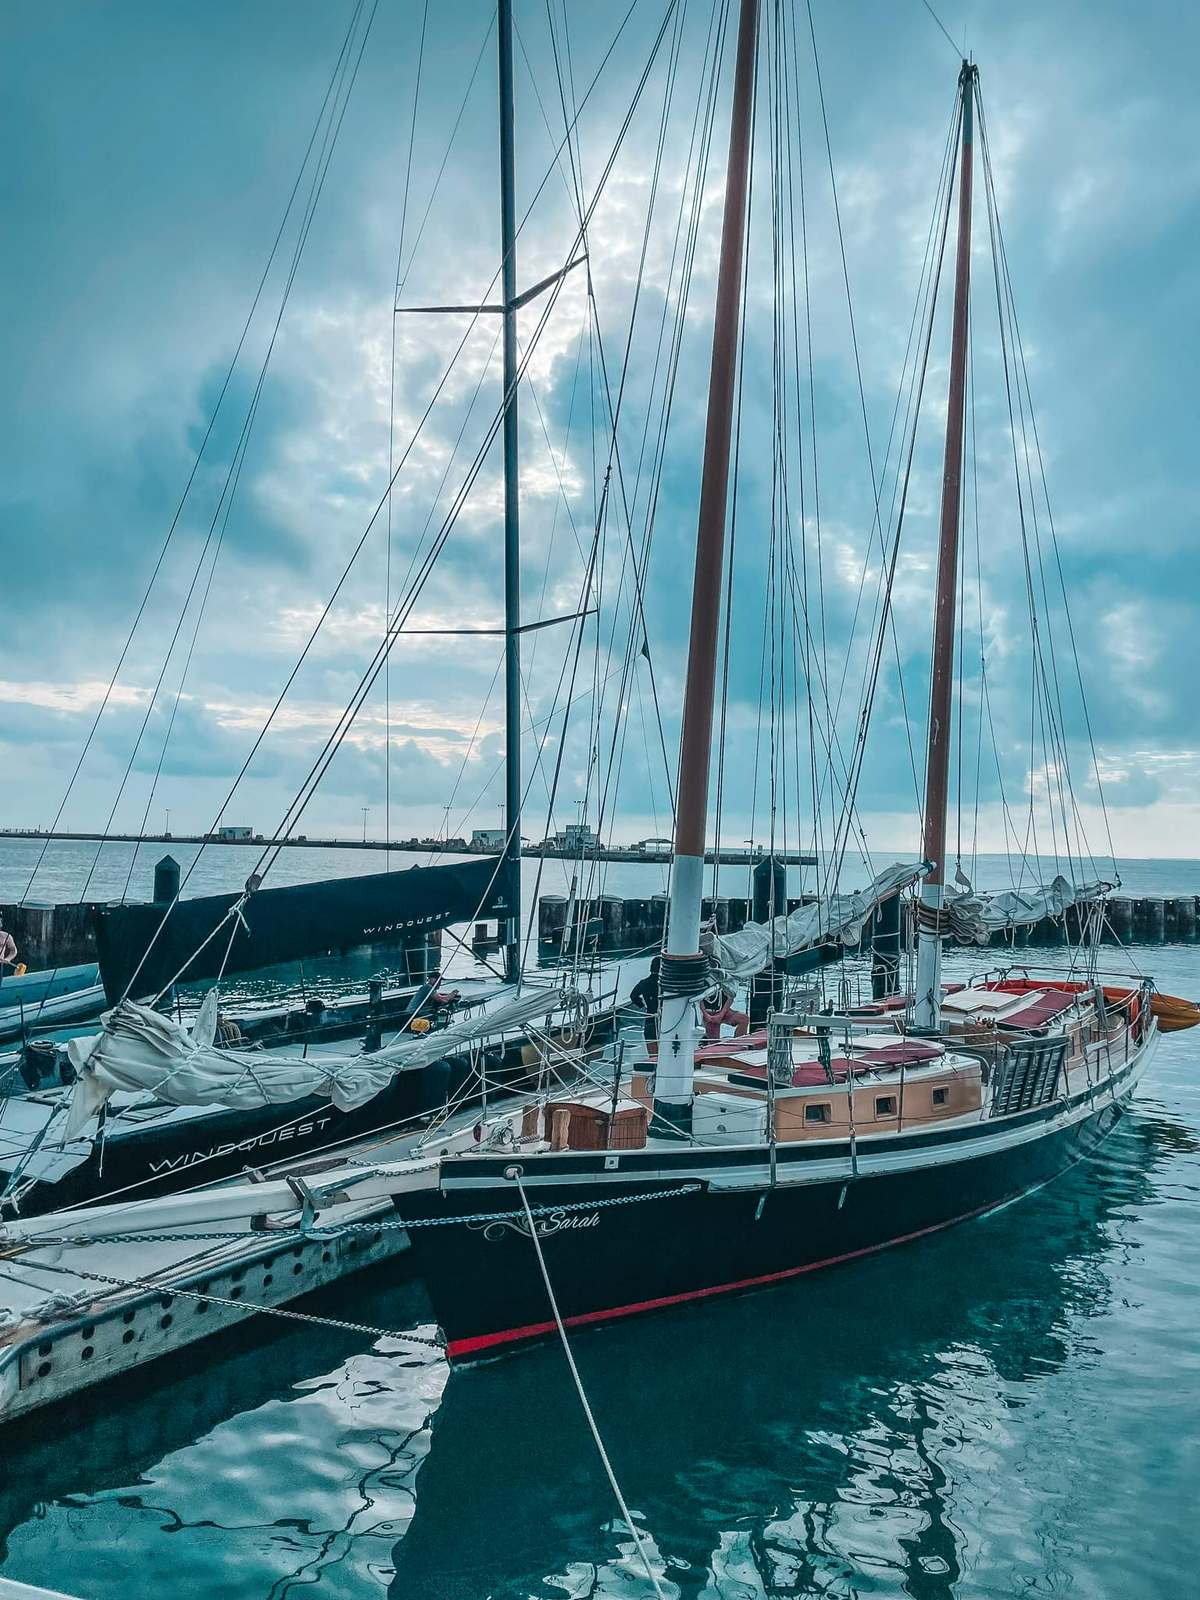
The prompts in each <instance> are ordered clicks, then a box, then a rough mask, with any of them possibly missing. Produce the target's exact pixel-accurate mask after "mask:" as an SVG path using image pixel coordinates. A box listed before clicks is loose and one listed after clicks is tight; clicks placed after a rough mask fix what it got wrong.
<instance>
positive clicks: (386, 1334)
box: [36, 1261, 445, 1352]
mask: <svg viewBox="0 0 1200 1600" xmlns="http://www.w3.org/2000/svg"><path fill="white" fill-rule="evenodd" d="M36 1265H37V1267H38V1270H39V1271H44V1272H60V1273H63V1274H64V1275H66V1276H68V1277H72V1278H88V1279H91V1280H93V1281H94V1282H96V1283H108V1284H112V1285H113V1286H114V1287H115V1288H118V1289H142V1290H146V1291H148V1292H149V1293H150V1294H156V1295H170V1296H171V1297H172V1298H174V1297H175V1296H178V1297H179V1298H180V1299H182V1300H200V1301H203V1302H204V1303H205V1304H206V1305H210V1304H211V1305H214V1306H229V1307H231V1308H232V1309H233V1310H234V1311H251V1312H255V1311H257V1312H260V1313H261V1314H262V1315H263V1316H268V1317H284V1318H286V1319H287V1321H289V1322H309V1323H315V1324H316V1325H317V1326H318V1327H322V1328H343V1329H345V1331H346V1332H348V1333H369V1334H370V1335H372V1337H374V1338H379V1339H403V1340H405V1341H406V1342H407V1343H409V1344H420V1345H426V1346H428V1347H429V1348H430V1349H432V1350H437V1351H440V1352H444V1351H445V1341H444V1340H443V1339H441V1338H434V1339H427V1338H426V1337H425V1336H424V1335H423V1334H420V1333H408V1332H404V1333H401V1332H400V1331H399V1330H398V1329H396V1328H377V1327H375V1326H374V1325H373V1324H372V1323H369V1322H347V1321H345V1320H344V1319H343V1318H341V1317H319V1316H317V1315H316V1313H315V1312H312V1311H289V1310H288V1309H287V1308H286V1307H285V1306H261V1305H258V1304H256V1303H255V1302H254V1301H252V1300H233V1299H230V1298H229V1297H228V1296H226V1295H219V1294H213V1293H211V1292H210V1291H208V1290H205V1291H203V1292H201V1291H200V1290H199V1289H179V1288H176V1286H175V1285H174V1284H173V1283H171V1282H169V1281H167V1282H159V1283H156V1282H154V1280H153V1279H151V1278H118V1277H114V1276H113V1275H112V1274H111V1273H107V1272H89V1271H84V1269H83V1268H82V1267H59V1266H51V1265H50V1263H49V1262H42V1261H39V1262H37V1263H36ZM71 1299H72V1300H74V1301H81V1300H82V1301H83V1303H85V1304H87V1303H90V1302H88V1301H87V1300H86V1299H85V1297H82V1296H80V1295H75V1296H72V1297H71ZM59 1314H60V1312H59V1310H58V1309H57V1308H56V1311H55V1315H59Z"/></svg>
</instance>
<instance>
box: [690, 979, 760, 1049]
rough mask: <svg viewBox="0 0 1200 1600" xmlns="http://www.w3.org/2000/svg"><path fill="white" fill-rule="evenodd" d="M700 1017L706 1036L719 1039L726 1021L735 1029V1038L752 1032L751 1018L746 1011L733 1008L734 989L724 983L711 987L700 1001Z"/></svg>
mask: <svg viewBox="0 0 1200 1600" xmlns="http://www.w3.org/2000/svg"><path fill="white" fill-rule="evenodd" d="M700 1017H701V1020H702V1021H703V1023H704V1037H705V1038H706V1039H719V1038H720V1037H721V1029H722V1027H723V1026H724V1024H725V1023H728V1024H729V1026H730V1027H731V1028H732V1029H733V1036H734V1038H735V1039H740V1038H741V1037H742V1036H743V1035H744V1034H747V1033H749V1032H750V1018H749V1017H748V1016H747V1015H746V1013H745V1012H744V1011H735V1010H734V1008H733V990H732V989H727V988H725V986H724V985H723V984H719V985H718V986H717V987H716V988H714V989H710V990H709V991H708V993H707V994H706V995H704V996H703V998H702V999H701V1001H700Z"/></svg>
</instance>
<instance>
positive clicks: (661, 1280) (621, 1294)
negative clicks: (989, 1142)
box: [397, 1090, 1122, 1361]
mask: <svg viewBox="0 0 1200 1600" xmlns="http://www.w3.org/2000/svg"><path fill="white" fill-rule="evenodd" d="M1118 1093H1120V1091H1118ZM1121 1109H1122V1107H1121V1102H1120V1100H1119V1099H1118V1100H1115V1101H1114V1099H1113V1098H1112V1096H1111V1094H1110V1093H1109V1092H1108V1091H1107V1090H1106V1091H1105V1093H1104V1095H1103V1097H1102V1103H1101V1097H1097V1098H1095V1099H1094V1100H1093V1101H1092V1102H1091V1104H1090V1105H1087V1106H1084V1107H1082V1108H1081V1110H1080V1113H1079V1114H1078V1115H1077V1116H1076V1117H1075V1118H1074V1119H1073V1120H1069V1121H1064V1120H1063V1118H1062V1117H1061V1116H1059V1117H1057V1118H1056V1119H1055V1122H1054V1123H1051V1122H1050V1121H1049V1120H1048V1119H1047V1118H1045V1117H1044V1116H1042V1117H1040V1123H1041V1126H1040V1128H1039V1129H1038V1130H1037V1131H1036V1132H1035V1133H1034V1136H1033V1137H1030V1138H1027V1139H1026V1140H1025V1141H1024V1142H1013V1143H1009V1144H1008V1145H1007V1147H1006V1148H1003V1149H999V1150H994V1151H992V1152H990V1153H989V1152H987V1151H986V1150H985V1149H984V1148H982V1146H983V1145H984V1144H985V1143H986V1140H985V1139H981V1138H980V1137H979V1135H980V1134H982V1135H987V1134H989V1133H990V1134H992V1135H993V1136H994V1135H995V1131H996V1128H997V1125H996V1124H994V1123H993V1124H990V1125H988V1124H981V1125H979V1126H978V1128H976V1129H972V1130H964V1132H963V1135H962V1137H961V1138H960V1136H959V1135H958V1134H956V1133H952V1132H951V1131H950V1130H946V1131H945V1132H938V1133H936V1134H934V1135H933V1136H932V1137H931V1138H930V1139H929V1140H928V1141H922V1142H923V1144H924V1147H925V1150H926V1152H928V1151H930V1150H931V1149H933V1148H934V1147H935V1146H940V1147H941V1148H942V1149H943V1150H945V1149H947V1148H949V1147H952V1146H953V1145H955V1144H961V1145H962V1146H964V1147H965V1146H967V1145H969V1144H972V1143H973V1144H975V1145H976V1146H977V1147H979V1149H978V1153H968V1151H967V1150H966V1149H965V1148H963V1149H960V1150H959V1151H957V1153H956V1156H955V1158H954V1159H951V1160H946V1161H941V1162H939V1163H938V1164H933V1163H931V1162H929V1161H928V1160H922V1158H921V1156H920V1155H919V1154H918V1152H917V1151H914V1152H913V1160H912V1164H911V1165H907V1166H906V1167H904V1168H903V1169H900V1170H893V1171H891V1172H886V1173H878V1174H874V1175H866V1174H862V1175H860V1176H859V1177H858V1178H855V1179H852V1180H851V1181H846V1177H845V1176H844V1175H839V1176H837V1177H836V1178H831V1179H830V1180H829V1181H805V1182H798V1183H797V1182H792V1183H784V1184H781V1185H780V1186H778V1187H776V1188H774V1189H768V1188H766V1187H765V1186H763V1185H762V1184H758V1185H753V1186H748V1187H745V1188H740V1189H728V1188H725V1189H721V1188H718V1187H715V1186H713V1185H714V1179H713V1175H715V1176H716V1181H720V1180H721V1179H722V1178H724V1179H728V1177H729V1175H730V1174H729V1171H728V1170H727V1171H725V1172H724V1173H722V1172H721V1171H720V1169H721V1165H722V1160H723V1156H724V1153H723V1152H720V1151H715V1150H709V1151H707V1152H698V1153H697V1154H698V1155H699V1158H700V1160H701V1161H703V1162H704V1164H705V1166H704V1170H702V1169H701V1168H700V1166H699V1165H697V1166H696V1167H695V1177H694V1179H692V1180H691V1181H692V1183H693V1184H694V1187H692V1189H691V1190H690V1192H686V1193H680V1192H679V1191H680V1190H681V1189H682V1188H684V1187H685V1185H687V1183H688V1182H689V1177H688V1172H687V1170H686V1168H685V1167H684V1166H683V1165H682V1164H680V1163H671V1165H670V1171H669V1172H668V1171H667V1170H666V1163H665V1162H664V1161H663V1158H662V1157H661V1155H660V1156H659V1157H658V1158H657V1160H656V1163H655V1165H656V1166H657V1168H658V1171H657V1173H656V1175H655V1177H654V1178H653V1179H651V1178H649V1177H645V1178H642V1177H635V1176H634V1175H633V1173H630V1175H629V1177H628V1178H625V1177H624V1176H623V1175H622V1176H620V1177H616V1178H614V1179H610V1180H603V1179H601V1180H600V1181H596V1180H593V1181H591V1182H587V1181H584V1182H578V1181H577V1182H575V1183H571V1182H567V1181H564V1182H563V1183H562V1184H561V1185H560V1184H557V1183H554V1184H548V1183H544V1182H539V1183H537V1184H536V1186H535V1185H534V1183H533V1182H527V1188H526V1192H527V1194H528V1195H529V1198H530V1204H531V1205H532V1206H533V1207H534V1208H535V1210H537V1211H538V1212H539V1213H541V1212H542V1209H543V1208H546V1207H551V1208H553V1207H568V1206H570V1207H576V1208H578V1209H575V1210H572V1211H569V1212H564V1213H563V1214H562V1215H561V1216H555V1215H554V1214H553V1212H551V1214H550V1215H542V1214H539V1215H538V1218H537V1227H538V1233H539V1237H540V1239H541V1243H542V1249H543V1251H544V1253H545V1257H546V1264H547V1267H548V1270H549V1273H550V1278H551V1282H552V1283H553V1285H554V1291H555V1295H556V1297H557V1299H558V1305H559V1310H560V1311H561V1313H562V1316H563V1319H564V1321H565V1322H566V1323H567V1325H568V1326H572V1327H580V1326H585V1325H587V1324H591V1323H597V1322H606V1321H610V1320H613V1319H616V1318H620V1317H625V1316H631V1315H635V1314H638V1313H642V1312H648V1311H655V1310H660V1309H664V1308H666V1307H670V1306H678V1305H681V1304H685V1303H687V1302H689V1301H694V1300H703V1299H706V1298H708V1297H710V1296H713V1295H719V1294H730V1293H737V1292H741V1291H745V1290H749V1289H754V1288H761V1287H765V1286H767V1285H770V1284H774V1283H779V1282H782V1281H784V1280H786V1279H789V1278H793V1277H797V1276H799V1275H800V1274H802V1273H806V1272H812V1271H815V1270H817V1269H818V1268H820V1267H826V1266H833V1265H836V1264H838V1263H840V1262H845V1261H850V1260H853V1259H854V1258H856V1257H859V1256H863V1255H866V1254H868V1253H870V1252H872V1251H875V1250H881V1249H884V1248H886V1247H887V1246H889V1245H894V1244H903V1243H906V1242H908V1241H911V1240H915V1239H919V1238H921V1237H922V1236H923V1235H927V1234H930V1233H932V1232H934V1231H936V1230H938V1229H941V1228H946V1227H949V1226H951V1225H952V1224H954V1223H956V1222H962V1221H965V1220H967V1219H968V1218H971V1217H976V1216H979V1215H981V1214H982V1213H984V1212H986V1211H989V1210H992V1209H994V1208H995V1207H996V1206H998V1205H1002V1204H1004V1203H1005V1202H1007V1201H1009V1200H1012V1199H1015V1198H1017V1197H1018V1196H1020V1195H1022V1194H1024V1193H1026V1192H1028V1191H1029V1190H1030V1189H1033V1188H1035V1187H1037V1186H1039V1185H1041V1184H1043V1183H1045V1182H1047V1181H1048V1180H1050V1179H1052V1178H1054V1177H1056V1176H1057V1175H1058V1174H1059V1173H1061V1172H1063V1171H1065V1170H1066V1169H1067V1168H1068V1167H1070V1166H1072V1165H1073V1164H1074V1163H1075V1162H1076V1161H1078V1160H1079V1159H1081V1158H1082V1157H1083V1156H1085V1155H1087V1154H1088V1153H1089V1152H1090V1151H1091V1150H1092V1149H1094V1148H1095V1146H1096V1145H1097V1144H1098V1143H1099V1142H1100V1141H1101V1140H1102V1139H1103V1138H1104V1137H1105V1135H1106V1134H1107V1133H1108V1132H1109V1131H1110V1130H1111V1129H1112V1127H1113V1125H1114V1124H1115V1123H1116V1121H1117V1119H1118V1118H1119V1116H1120V1115H1121ZM1018 1120H1020V1121H1027V1119H1018ZM860 1149H861V1146H860ZM815 1153H817V1152H814V1151H813V1147H811V1146H810V1147H809V1148H808V1150H807V1151H805V1152H802V1153H801V1155H802V1158H803V1159H807V1160H810V1161H811V1157H812V1154H815ZM734 1157H735V1153H734V1152H729V1153H728V1159H729V1160H730V1162H731V1165H733V1163H734ZM513 1159H514V1158H513V1157H511V1156H510V1157H509V1158H508V1160H509V1163H511V1162H512V1161H513ZM516 1159H517V1160H519V1157H517V1158H516ZM534 1159H535V1160H536V1159H537V1158H534ZM627 1160H628V1158H627V1157H625V1156H622V1158H621V1167H622V1174H623V1173H624V1169H625V1166H626V1162H627ZM599 1162H600V1166H601V1168H602V1166H603V1157H602V1156H601V1157H600V1158H599ZM796 1164H798V1163H792V1162H789V1163H788V1165H789V1166H793V1167H794V1165H796ZM864 1164H865V1163H864ZM500 1165H501V1170H502V1165H503V1164H500ZM533 1166H534V1161H530V1162H529V1163H527V1172H526V1176H527V1179H528V1178H529V1177H530V1176H531V1174H530V1170H529V1169H531V1168H532V1167H533ZM576 1170H577V1171H578V1170H579V1169H578V1168H576ZM734 1170H735V1171H736V1166H734ZM706 1174H707V1176H706ZM497 1175H499V1173H497ZM667 1191H671V1192H670V1193H667ZM638 1195H642V1196H645V1195H660V1196H662V1197H661V1198H656V1199H638V1200H637V1201H636V1203H635V1202H634V1197H635V1196H638ZM626 1200H629V1202H630V1203H628V1204H624V1203H618V1204H613V1203H612V1202H613V1201H617V1202H624V1201H626ZM605 1202H608V1204H605ZM397 1207H398V1209H399V1211H400V1212H401V1214H402V1215H403V1216H405V1217H407V1218H410V1219H412V1220H414V1221H416V1220H418V1219H420V1218H421V1217H422V1216H428V1217H437V1216H450V1215H454V1216H459V1217H462V1218H464V1225H459V1226H446V1227H441V1226H426V1227H420V1226H417V1227H414V1228H413V1229H412V1232H411V1240H412V1247H413V1261H414V1265H415V1266H416V1268H417V1270H418V1271H419V1272H421V1273H422V1274H423V1275H424V1277H425V1280H426V1283H427V1286H428V1289H429V1294H430V1298H431V1300H432V1303H433V1307H434V1310H435V1312H436V1314H437V1317H438V1321H439V1322H440V1324H441V1326H442V1329H443V1331H444V1333H445V1335H446V1341H447V1352H448V1354H449V1356H450V1359H451V1360H453V1361H470V1360H477V1359H480V1358H486V1357H490V1356H495V1355H500V1354H504V1353H506V1352H507V1351H511V1350H514V1349H517V1348H519V1347H521V1346H522V1345H525V1344H527V1343H529V1342H530V1341H532V1340H536V1339H541V1338H544V1337H545V1336H546V1335H548V1334H552V1333H553V1332H554V1323H553V1320H552V1315H551V1311H550V1307H549V1303H548V1300H547V1297H546V1290H545V1287H544V1285H543V1282H542V1278H541V1273H540V1270H539V1267H538V1262H537V1258H536V1255H535V1252H534V1250H533V1249H532V1247H531V1243H530V1240H529V1237H528V1233H527V1228H526V1225H525V1222H524V1219H523V1217H520V1216H518V1217H516V1218H515V1219H514V1218H513V1213H514V1211H516V1212H518V1213H519V1210H520V1199H519V1195H518V1193H517V1191H516V1188H515V1185H514V1184H512V1183H507V1184H504V1185H503V1186H500V1185H497V1186H492V1185H488V1186H487V1187H486V1188H485V1187H478V1188H472V1189H469V1190H462V1189H453V1188H451V1189H449V1190H444V1191H442V1193H440V1194H436V1193H435V1194H431V1195H430V1196H429V1197H428V1198H427V1199H425V1200H424V1201H423V1202H422V1201H420V1200H419V1199H418V1197H417V1196H412V1197H409V1198H407V1199H405V1198H403V1197H401V1198H399V1199H398V1201H397ZM497 1212H502V1213H506V1214H507V1217H508V1219H509V1220H504V1221H493V1222H491V1223H487V1222H485V1221H484V1220H483V1218H484V1217H486V1216H487V1215H488V1214H492V1215H494V1214H495V1213H497ZM467 1219H469V1220H467Z"/></svg>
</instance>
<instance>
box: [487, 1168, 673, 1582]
mask: <svg viewBox="0 0 1200 1600" xmlns="http://www.w3.org/2000/svg"><path fill="white" fill-rule="evenodd" d="M512 1172H513V1178H514V1180H515V1182H516V1185H517V1193H518V1194H519V1195H520V1196H521V1205H522V1207H523V1208H524V1211H525V1223H526V1226H527V1227H528V1229H529V1237H530V1239H531V1240H532V1241H533V1248H534V1252H535V1254H536V1255H537V1262H538V1266H539V1267H540V1268H541V1273H542V1282H543V1283H544V1284H545V1286H546V1298H547V1299H548V1300H549V1302H550V1310H551V1311H552V1312H553V1313H554V1323H555V1326H556V1327H557V1329H558V1337H559V1338H560V1339H561V1340H562V1347H563V1354H564V1355H565V1356H566V1358H567V1366H568V1367H569V1368H570V1369H571V1377H572V1379H573V1380H574V1383H575V1392H576V1394H578V1396H579V1404H580V1405H581V1406H582V1407H583V1414H584V1416H585V1417H586V1418H587V1425H588V1427H589V1428H590V1429H591V1432H592V1438H593V1439H594V1440H595V1443H596V1449H597V1451H598V1452H599V1455H600V1460H601V1461H602V1462H603V1464H604V1471H605V1473H606V1474H607V1475H608V1481H609V1484H610V1485H611V1487H612V1492H613V1494H614V1495H615V1497H616V1501H617V1504H618V1506H620V1508H621V1515H622V1516H623V1517H624V1518H625V1526H626V1527H627V1528H628V1529H629V1532H630V1533H631V1534H632V1536H633V1542H634V1544H635V1545H637V1552H638V1555H639V1556H640V1557H641V1561H642V1566H643V1567H645V1569H646V1576H647V1577H648V1578H649V1580H650V1583H651V1585H652V1587H653V1589H654V1592H655V1594H656V1595H657V1596H658V1600H666V1595H665V1594H664V1593H663V1590H662V1585H661V1584H660V1583H659V1581H658V1579H657V1577H656V1576H655V1574H654V1569H653V1567H651V1565H650V1558H649V1556H648V1555H647V1554H646V1547H645V1545H644V1543H643V1542H642V1536H641V1534H640V1533H639V1532H638V1530H637V1528H636V1527H635V1526H634V1522H633V1518H632V1516H630V1514H629V1507H628V1505H626V1503H625V1496H624V1495H623V1494H622V1493H621V1485H620V1484H619V1483H618V1482H617V1475H616V1473H615V1472H614V1471H613V1464H612V1462H611V1461H610V1460H609V1457H608V1451H607V1450H606V1449H605V1448H604V1440H603V1439H602V1438H601V1437H600V1429H599V1428H598V1427H597V1425H596V1417H595V1413H594V1412H593V1411H592V1408H591V1405H590V1403H589V1401H588V1397H587V1392H586V1390H585V1389H584V1387H583V1379H582V1378H581V1377H580V1376H579V1368H578V1367H577V1366H576V1365H575V1356H574V1354H573V1353H572V1350H571V1343H570V1340H569V1339H568V1338H567V1330H566V1328H565V1327H564V1326H563V1319H562V1316H561V1315H560V1313H559V1309H558V1301H557V1300H556V1299H555V1297H554V1286H553V1284H552V1283H551V1282H550V1273H549V1271H548V1269H547V1267H546V1258H545V1256H544V1255H543V1254H542V1241H541V1240H540V1239H539V1238H538V1232H537V1228H536V1227H535V1226H534V1221H533V1212H532V1210H531V1209H530V1206H529V1199H528V1197H527V1195H526V1193H525V1185H524V1184H523V1183H522V1182H521V1173H520V1169H519V1168H515V1167H514V1168H513V1169H512Z"/></svg>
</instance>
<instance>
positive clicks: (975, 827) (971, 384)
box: [967, 317, 1007, 883]
mask: <svg viewBox="0 0 1200 1600" xmlns="http://www.w3.org/2000/svg"><path fill="white" fill-rule="evenodd" d="M967 385H968V388H967V393H968V399H969V411H970V418H971V489H972V498H973V501H974V507H975V599H976V606H977V610H978V626H979V678H980V693H979V713H978V718H977V722H976V736H975V816H974V821H973V824H972V829H971V882H972V883H974V882H975V881H976V876H977V872H978V852H979V784H980V775H981V770H982V766H983V672H984V661H985V644H984V633H983V569H982V563H981V561H980V545H979V444H978V439H977V435H976V429H975V420H976V413H975V319H974V317H970V318H969V320H968V322H967ZM1005 843H1007V840H1006V841H1005Z"/></svg>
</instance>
